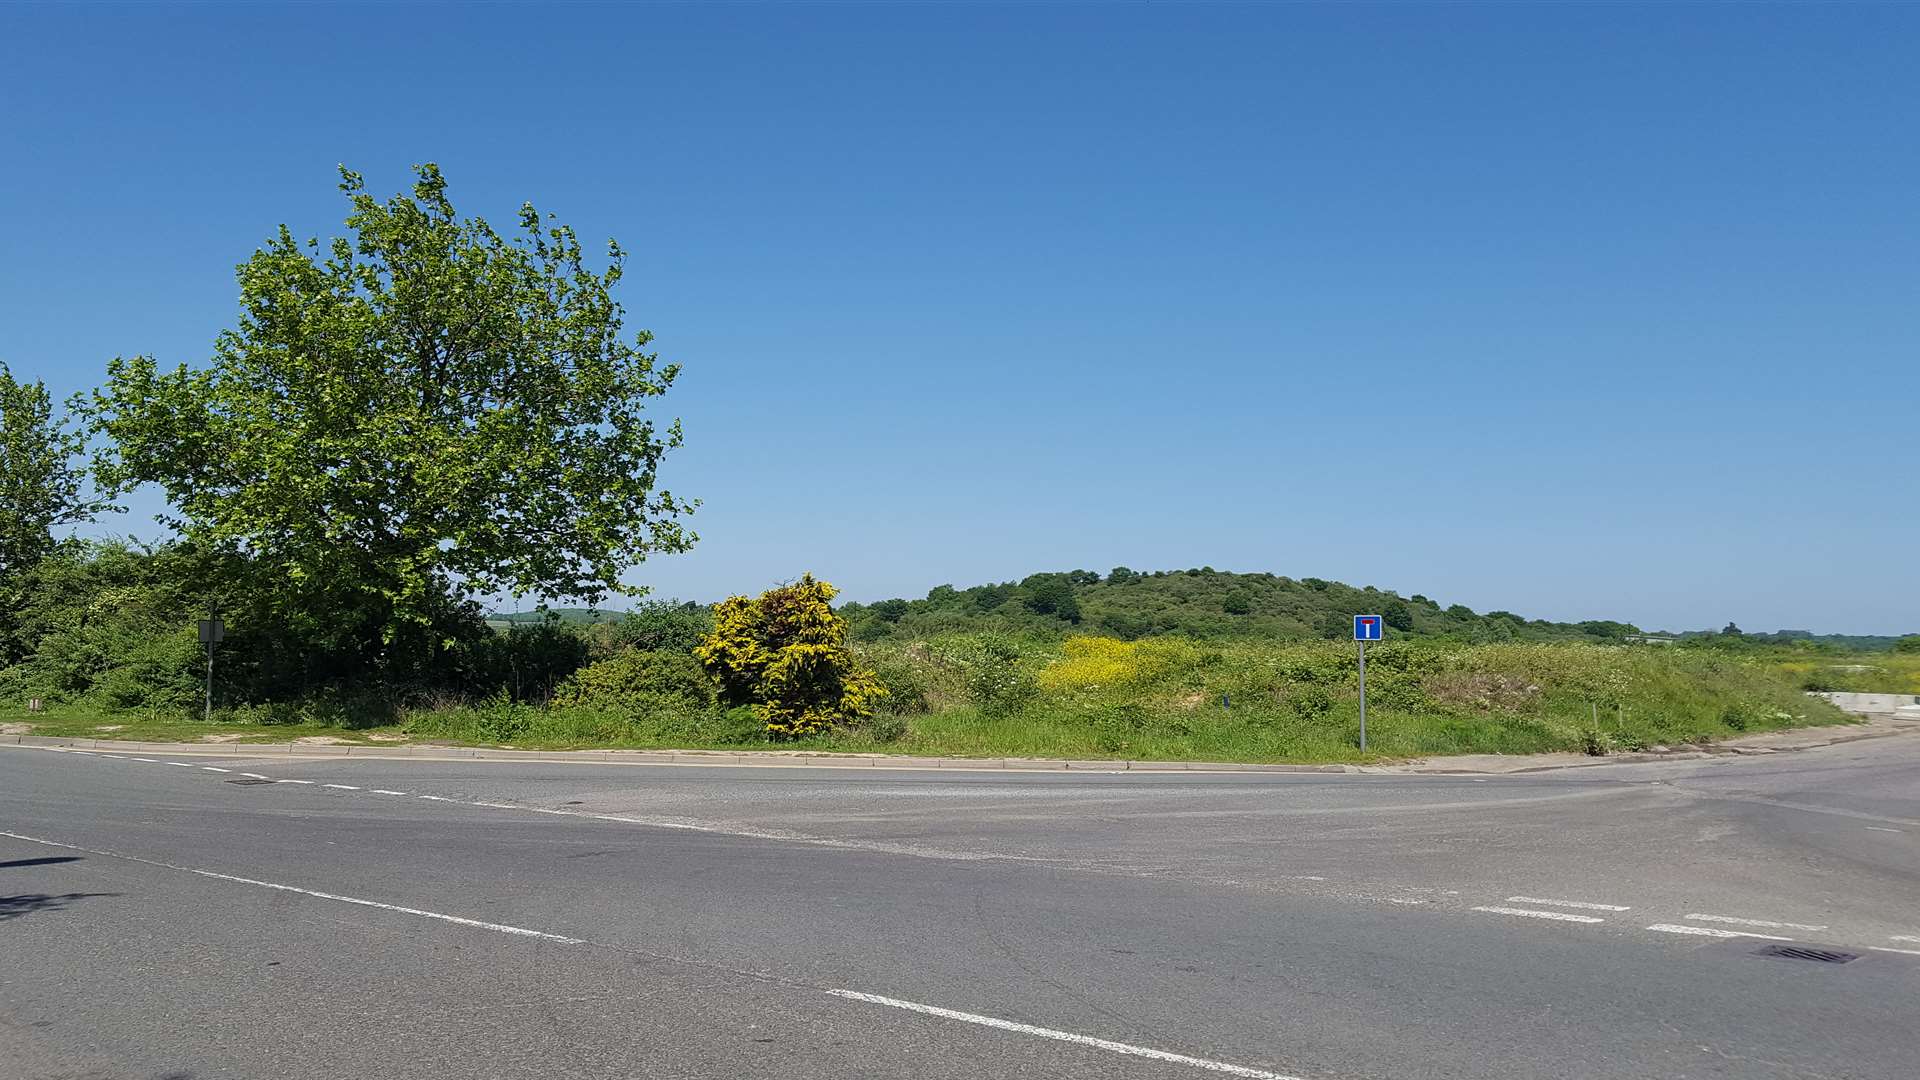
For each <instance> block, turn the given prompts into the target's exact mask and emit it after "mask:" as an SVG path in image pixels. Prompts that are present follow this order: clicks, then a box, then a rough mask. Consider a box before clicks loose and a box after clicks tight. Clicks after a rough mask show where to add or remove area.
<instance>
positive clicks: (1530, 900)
mask: <svg viewBox="0 0 1920 1080" xmlns="http://www.w3.org/2000/svg"><path fill="white" fill-rule="evenodd" d="M1507 903H1509V904H1548V905H1551V906H1553V907H1570V908H1584V909H1586V910H1587V911H1632V910H1633V909H1632V908H1630V907H1621V906H1620V905H1619V904H1594V903H1589V902H1588V901H1585V900H1542V899H1541V898H1539V897H1537V896H1509V897H1507Z"/></svg>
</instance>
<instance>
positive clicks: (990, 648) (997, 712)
mask: <svg viewBox="0 0 1920 1080" xmlns="http://www.w3.org/2000/svg"><path fill="white" fill-rule="evenodd" d="M932 648H933V651H934V655H935V656H936V657H937V658H938V659H940V660H941V661H942V662H944V663H946V664H949V665H951V666H954V667H957V668H959V669H960V673H961V676H962V681H963V682H964V684H965V686H966V694H967V700H968V701H971V702H972V703H973V704H974V705H976V706H978V707H979V709H980V711H981V712H982V713H984V714H986V715H987V716H1012V715H1013V714H1015V713H1017V712H1019V711H1021V710H1022V709H1024V708H1026V707H1027V705H1028V704H1030V703H1031V702H1032V701H1033V699H1034V698H1035V697H1037V696H1038V695H1039V693H1040V687H1039V684H1038V682H1037V681H1036V680H1035V679H1034V676H1033V673H1032V672H1031V671H1029V670H1027V667H1026V664H1025V663H1024V662H1023V661H1024V658H1023V656H1022V654H1021V650H1020V645H1019V643H1018V642H1016V641H1015V640H1014V639H1013V638H1011V637H1008V636H1007V635H1005V634H966V635H962V636H959V637H954V638H948V639H946V640H944V641H941V642H938V643H937V644H935V645H934V646H933V647H932Z"/></svg>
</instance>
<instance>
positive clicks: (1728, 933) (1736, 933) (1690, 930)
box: [1647, 923, 1793, 941]
mask: <svg viewBox="0 0 1920 1080" xmlns="http://www.w3.org/2000/svg"><path fill="white" fill-rule="evenodd" d="M1647 929H1649V930H1658V931H1660V932H1662V933H1666V934H1694V935H1696V936H1698V937H1757V938H1765V939H1766V940H1768V941H1792V940H1793V939H1792V938H1790V937H1781V936H1779V935H1778V934H1749V933H1747V932H1746V931H1745V930H1716V929H1714V928H1713V927H1711V926H1675V925H1674V924H1672V923H1655V924H1654V925H1652V926H1649V927H1647Z"/></svg>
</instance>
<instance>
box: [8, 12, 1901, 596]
mask: <svg viewBox="0 0 1920 1080" xmlns="http://www.w3.org/2000/svg"><path fill="white" fill-rule="evenodd" d="M1916 57H1920V8H1915V7H1913V6H1893V5H1888V6H1879V7H1872V6H1846V5H1829V4H1812V5H1793V6H1756V5H1694V6H1680V5H1659V6H1654V7H1645V8H1635V7H1628V6H1622V5H1617V4H1607V5H1599V6H1592V7H1580V6H1569V5H1559V4H1556V5H1489V6H1471V5H1451V6H1431V7H1423V6H1418V5H1391V6H1387V5H1382V6H1366V5H1334V6H1305V5H1301V6H1282V5H1265V6H1257V7H1256V6H1248V7H1233V6H1206V7H1201V6H1193V5H1183V4H1165V5H1153V6H1141V5H1131V6H1091V5H1049V6H1025V7H992V6H983V5H974V4H964V5H951V6H938V7H936V6H890V5H852V4H846V5H829V6H802V5H779V6H750V5H749V6H726V7H698V8H695V7H626V6H620V7H615V6H607V7H585V6H572V7H559V6H541V7H464V6H457V5H433V6H425V7H405V6H393V5H381V6H375V7H362V8H355V7H347V6H340V5H331V4H328V5H304V6H295V7H279V6H272V7H268V6H260V7H253V6H248V7H241V6H227V5H222V6H194V7H175V6H164V5H152V6H148V5H142V6H139V7H130V8H116V7H110V6H102V5H54V6H17V5H10V6H7V7H5V8H0V98H3V99H4V101H3V102H0V138H3V141H0V154H3V155H4V161H5V166H4V168H0V252H4V258H0V313H3V316H0V359H4V360H6V361H7V362H9V363H10V364H12V365H13V367H14V368H15V370H16V371H17V372H24V373H26V374H30V375H39V376H42V377H44V378H45V379H46V380H47V381H48V382H49V383H50V384H53V385H54V386H56V387H57V388H58V389H59V390H61V391H62V392H65V391H69V390H73V389H77V388H80V387H82V386H86V385H90V384H91V383H93V382H94V381H96V380H97V379H98V377H99V374H100V372H101V370H102V368H103V366H104V364H105V363H106V361H107V359H108V358H109V357H112V356H114V355H116V354H133V353H151V354H154V355H155V356H157V357H159V358H160V359H162V360H163V361H166V362H169V363H173V362H180V361H187V362H199V361H202V360H203V359H204V358H205V357H206V356H207V355H208V353H209V344H210V342H211V340H212V338H213V336H214V334H215V333H216V332H217V331H218V330H219V329H220V328H222V327H223V326H226V325H229V324H230V322H231V321H232V318H233V315H234V311H235V295H236V290H235V287H234V283H233V278H232V269H233V266H234V264H235V263H237V262H239V261H240V260H241V259H243V258H244V257H245V256H246V255H247V254H248V253H249V252H250V251H251V250H252V249H253V248H254V247H255V246H256V245H258V244H259V243H260V242H262V241H263V240H265V239H266V238H267V237H268V236H269V235H271V233H272V231H273V229H274V228H275V226H276V225H278V224H279V223H281V222H286V223H288V224H289V225H291V226H292V227H293V228H294V229H295V230H296V232H298V233H302V234H319V235H332V234H335V233H337V232H338V231H339V230H340V219H341V218H342V217H343V216H344V205H343V203H342V201H341V199H340V196H339V195H338V193H337V192H336V191H335V189H334V183H335V175H334V168H335V165H336V163H340V162H344V163H347V164H348V165H350V166H351V167H353V168H355V169H357V170H360V171H361V172H363V173H365V174H366V176H367V178H368V183H369V186H370V187H371V188H373V189H374V190H375V191H376V192H390V191H396V190H399V189H401V188H402V187H404V186H405V185H406V184H407V183H408V182H409V180H410V175H409V173H408V171H407V170H408V166H409V165H411V164H412V163H414V162H420V161H436V162H439V163H440V165H441V166H442V167H443V168H444V169H445V170H446V172H447V175H448V177H449V179H450V181H451V183H452V184H453V193H454V197H455V200H456V202H457V203H458V204H459V205H460V206H461V208H462V209H463V210H466V211H469V212H476V213H481V214H484V215H486V216H489V217H491V218H493V219H495V220H498V221H506V220H510V218H511V214H512V211H513V210H514V208H516V207H517V206H518V205H519V204H520V203H521V202H522V201H523V200H527V199H531V200H533V201H534V202H536V203H537V204H538V205H539V206H540V207H541V208H542V209H545V210H551V211H554V212H555V213H557V214H558V215H559V216H560V217H561V218H562V219H563V220H567V221H570V222H572V223H573V224H574V225H576V226H577V227H578V228H579V229H580V230H581V231H582V233H583V234H585V235H586V236H588V237H601V236H616V237H618V238H619V239H620V240H621V242H622V243H623V244H625V245H626V246H627V247H628V248H629V249H630V250H631V251H632V252H633V253H634V257H633V260H632V264H631V267H630V271H631V272H630V274H629V276H628V279H627V284H626V286H625V291H624V296H623V298H624V299H625V301H626V303H627V306H628V309H629V311H630V313H631V315H632V324H633V325H635V326H645V327H647V328H649V329H652V330H653V331H654V332H655V333H656V334H657V335H658V346H659V347H660V349H661V350H662V352H663V355H664V356H665V357H667V358H669V359H672V360H677V361H680V362H682V363H684V364H685V365H686V374H685V377H684V381H683V382H682V384H681V385H680V387H679V388H678V389H676V391H675V392H674V393H673V394H672V395H670V396H669V397H668V398H667V399H665V401H666V405H667V407H668V409H670V410H671V411H673V412H677V413H678V414H679V415H681V416H682V417H684V419H685V422H686V427H687V438H688V446H687V448H686V449H685V450H684V451H683V452H682V453H680V454H679V455H678V456H677V457H675V458H673V459H671V460H670V462H669V464H668V466H667V469H666V477H667V479H668V481H669V485H670V486H671V487H672V488H673V489H674V490H675V491H676V492H677V493H680V494H684V495H691V496H697V497H700V498H702V499H704V500H705V502H706V505H705V508H704V509H703V510H702V511H701V512H700V513H699V514H698V515H697V517H696V519H695V524H696V526H697V528H698V530H699V531H700V532H701V534H702V536H703V540H702V542H701V544H700V546H699V548H698V550H697V551H695V552H694V553H692V554H690V555H686V556H678V557H673V558H667V559H661V560H657V561H655V562H651V563H649V564H647V565H646V566H644V567H643V568H641V569H640V571H638V572H637V574H636V580H640V581H644V582H648V583H650V584H652V585H653V586H654V587H655V588H656V589H657V590H658V591H659V592H660V593H662V594H664V595H672V596H683V597H689V598H700V599H712V598H715V597H718V596H720V595H722V594H724V593H727V592H729V591H745V590H753V589H759V588H762V587H765V586H767V585H769V584H771V583H773V582H775V581H778V580H781V579H786V578H790V577H793V576H796V575H797V574H799V573H800V572H801V571H803V570H812V571H814V572H815V573H818V574H821V575H823V576H825V577H827V578H829V579H830V580H833V581H835V582H837V583H840V584H841V585H843V586H844V587H845V588H846V590H847V593H848V595H849V596H850V597H852V598H856V599H877V598H880V597H883V596H890V595H907V596H918V595H921V594H923V593H924V592H925V591H926V590H927V589H928V588H929V587H930V586H933V585H938V584H941V583H943V582H951V583H954V584H957V585H968V584H975V583H979V582H982V581H988V580H1000V579H1008V578H1018V577H1022V576H1024V575H1026V574H1028V573H1030V572H1033V571H1036V570H1043V569H1069V568H1073V567H1088V568H1092V569H1097V570H1102V571H1104V570H1106V569H1107V568H1108V567H1111V566H1113V565H1116V564H1125V565H1128V566H1132V567H1135V568H1181V567H1188V566H1199V565H1211V566H1214V567H1217V568H1222V569H1236V570H1269V571H1273V572H1275V573H1282V574H1290V575H1295V576H1306V575H1315V576H1320V577H1328V578H1338V579H1341V580H1346V581H1350V582H1354V583H1356V584H1375V585H1378V586H1380V587H1382V588H1394V589H1398V590H1400V591H1401V592H1403V593H1413V592H1421V593H1426V594H1428V595H1430V596H1433V597H1434V598H1436V599H1438V600H1440V601H1442V602H1443V603H1452V602H1463V603H1467V604H1469V605H1471V606H1473V607H1474V608H1476V609H1478V610H1486V609H1489V608H1506V609H1511V610H1515V611H1519V612H1522V613H1525V614H1528V615H1531V616H1543V617H1550V618H1565V619H1573V618H1596V617H1612V618H1621V619H1627V620H1631V621H1634V622H1638V623H1640V624H1642V625H1646V626H1667V627H1698V626H1706V625H1715V626H1717V625H1719V624H1721V623H1724V622H1725V621H1727V620H1728V619H1734V620H1737V621H1738V622H1739V623H1740V624H1741V625H1742V626H1744V627H1746V628H1748V629H1774V628H1778V627H1793V628H1811V629H1815V630H1821V631H1851V632H1881V633H1886V632H1902V631H1914V630H1920V499H1916V498H1915V494H1916V492H1915V487H1916V484H1915V478H1916V476H1920V467H1917V466H1916V462H1920V423H1916V419H1915V417H1916V411H1915V406H1916V403H1920V348H1917V345H1920V334H1917V332H1920V200H1917V199H1916V193H1917V192H1920V187H1916V182H1917V181H1920V140H1916V139H1915V138H1914V125H1915V122H1916V121H1915V106H1916V103H1917V102H1920V63H1917V62H1916V59H1915V58H1916ZM140 509H141V510H142V511H143V513H140V514H135V515H130V517H129V518H123V519H119V520H117V521H116V522H114V527H115V528H116V529H119V530H123V531H124V530H125V529H127V528H129V527H132V526H136V525H138V524H139V523H140V521H141V519H142V518H143V517H144V516H145V514H147V513H150V512H151V510H152V509H153V508H152V506H151V505H149V506H145V507H141V508H140ZM147 528H148V529H149V530H150V529H151V526H147Z"/></svg>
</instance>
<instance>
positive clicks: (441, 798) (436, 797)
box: [414, 795, 453, 802]
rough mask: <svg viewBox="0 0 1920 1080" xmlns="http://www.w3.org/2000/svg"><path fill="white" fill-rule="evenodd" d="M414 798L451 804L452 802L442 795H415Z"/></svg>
mask: <svg viewBox="0 0 1920 1080" xmlns="http://www.w3.org/2000/svg"><path fill="white" fill-rule="evenodd" d="M414 798H416V799H432V800H433V801H434V802H452V801H453V800H452V799H449V798H447V797H446V796H444V795H415V796H414Z"/></svg>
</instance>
